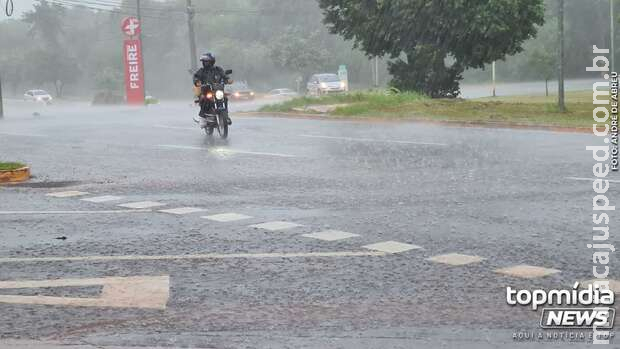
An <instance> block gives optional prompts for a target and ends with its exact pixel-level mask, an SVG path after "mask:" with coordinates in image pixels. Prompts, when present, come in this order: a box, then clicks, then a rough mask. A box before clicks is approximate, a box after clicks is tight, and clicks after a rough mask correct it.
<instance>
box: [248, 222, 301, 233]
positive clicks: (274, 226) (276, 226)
mask: <svg viewBox="0 0 620 349" xmlns="http://www.w3.org/2000/svg"><path fill="white" fill-rule="evenodd" d="M250 227H252V228H258V229H265V230H269V231H277V230H288V229H292V228H296V227H301V224H297V223H292V222H281V221H275V222H266V223H261V224H254V225H251V226H250Z"/></svg>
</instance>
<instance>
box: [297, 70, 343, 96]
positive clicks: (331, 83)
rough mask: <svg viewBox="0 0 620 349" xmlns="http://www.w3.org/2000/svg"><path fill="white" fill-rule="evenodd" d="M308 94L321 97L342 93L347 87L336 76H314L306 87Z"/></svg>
mask: <svg viewBox="0 0 620 349" xmlns="http://www.w3.org/2000/svg"><path fill="white" fill-rule="evenodd" d="M306 88H307V90H308V94H310V95H314V96H319V95H322V94H328V93H342V92H345V91H346V90H347V85H346V84H345V83H344V81H341V80H340V77H338V75H336V74H314V75H312V76H311V77H310V80H308V84H307V85H306Z"/></svg>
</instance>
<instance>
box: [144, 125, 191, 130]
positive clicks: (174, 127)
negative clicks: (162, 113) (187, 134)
mask: <svg viewBox="0 0 620 349" xmlns="http://www.w3.org/2000/svg"><path fill="white" fill-rule="evenodd" d="M153 127H156V128H167V129H171V130H192V131H195V130H196V129H197V127H178V126H167V125H155V126H153Z"/></svg>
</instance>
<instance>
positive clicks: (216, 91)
mask: <svg viewBox="0 0 620 349" xmlns="http://www.w3.org/2000/svg"><path fill="white" fill-rule="evenodd" d="M230 74H232V70H227V71H226V72H225V76H223V77H222V79H221V80H220V81H219V82H217V83H214V84H205V85H202V86H200V95H199V97H198V101H197V103H198V104H199V105H200V106H201V109H200V110H201V112H202V111H204V112H202V113H201V115H200V116H199V117H203V118H206V117H212V118H213V119H214V121H211V122H207V125H206V126H205V128H204V130H205V133H206V134H207V135H208V136H211V135H213V131H214V130H216V129H217V132H218V134H219V135H220V138H222V139H226V138H227V137H228V126H229V125H230V119H229V118H228V94H227V93H226V92H225V91H224V86H225V85H226V81H225V79H226V77H227V76H228V75H230ZM203 104H204V105H203ZM194 121H195V122H196V123H200V120H199V119H198V118H194Z"/></svg>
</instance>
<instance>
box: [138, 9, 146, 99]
mask: <svg viewBox="0 0 620 349" xmlns="http://www.w3.org/2000/svg"><path fill="white" fill-rule="evenodd" d="M136 18H138V23H140V32H139V33H138V40H140V51H142V54H141V55H140V65H141V66H142V79H143V80H142V84H143V85H144V88H143V89H142V94H143V96H142V97H143V98H142V99H143V100H145V99H146V67H145V66H144V42H143V41H142V32H143V31H144V24H143V23H142V10H141V7H140V0H136ZM145 105H146V103H145Z"/></svg>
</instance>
